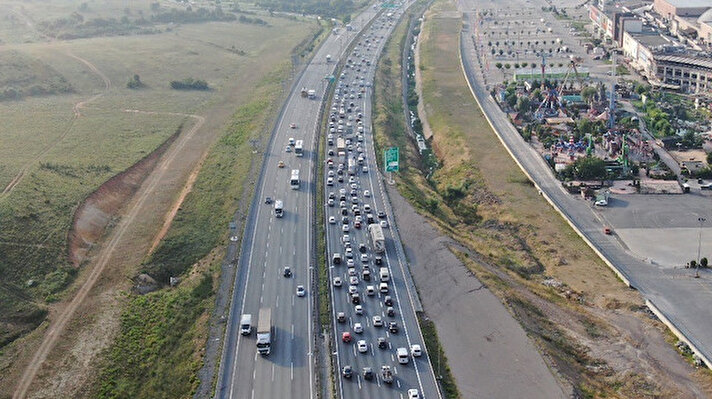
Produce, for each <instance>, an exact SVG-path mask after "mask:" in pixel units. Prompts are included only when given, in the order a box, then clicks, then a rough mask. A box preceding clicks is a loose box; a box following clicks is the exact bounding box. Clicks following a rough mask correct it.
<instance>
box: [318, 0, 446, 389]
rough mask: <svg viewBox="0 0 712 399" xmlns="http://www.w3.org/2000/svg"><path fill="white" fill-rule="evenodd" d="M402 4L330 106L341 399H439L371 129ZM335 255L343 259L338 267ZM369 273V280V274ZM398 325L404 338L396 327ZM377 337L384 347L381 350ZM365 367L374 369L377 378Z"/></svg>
mask: <svg viewBox="0 0 712 399" xmlns="http://www.w3.org/2000/svg"><path fill="white" fill-rule="evenodd" d="M405 7H407V5H404V6H401V8H399V9H397V10H393V11H392V12H389V13H384V14H383V15H382V16H381V17H379V18H378V19H376V20H375V21H374V23H373V24H372V27H371V28H370V29H368V30H367V31H365V32H364V33H363V35H362V37H361V38H360V39H359V42H358V43H356V46H355V47H354V49H353V51H352V53H351V54H349V55H348V59H347V60H346V63H345V65H346V67H345V68H344V69H343V73H342V74H340V75H339V76H338V83H337V85H336V86H337V87H336V89H335V92H334V100H333V103H332V104H330V107H327V109H328V110H329V111H328V113H329V115H328V127H327V129H326V134H327V140H326V142H327V145H326V146H325V148H324V151H325V152H326V155H325V157H326V167H325V168H324V170H325V175H324V183H325V190H324V191H325V192H324V194H325V198H324V205H323V206H324V210H325V212H324V216H325V220H324V222H325V223H326V238H327V252H328V256H327V261H328V264H329V265H328V266H329V278H330V287H331V294H332V295H331V297H332V298H331V299H332V312H333V339H334V345H335V348H336V351H335V354H336V361H335V363H336V365H337V368H338V369H337V370H335V372H336V373H337V378H338V380H337V387H338V390H339V395H340V397H342V398H404V397H409V395H412V394H413V393H414V392H413V391H414V390H417V394H418V395H420V396H419V397H427V398H438V397H440V393H439V391H438V387H437V382H436V381H435V376H434V374H433V370H432V368H431V365H430V362H429V359H428V355H427V353H426V351H425V345H424V343H423V338H422V335H421V332H420V328H419V325H418V322H417V318H416V314H415V310H414V306H413V301H412V298H413V296H415V295H417V293H415V292H413V290H412V289H409V285H408V284H406V273H408V270H407V265H406V264H405V259H404V257H403V256H402V250H401V247H400V245H401V244H400V242H399V241H398V236H397V234H395V233H394V229H393V226H391V224H390V223H392V220H393V219H392V215H391V214H390V213H389V211H388V210H389V207H387V201H388V199H387V197H386V196H385V190H384V187H383V184H384V183H383V180H384V179H383V175H382V174H381V173H380V172H379V170H378V163H377V159H378V157H377V154H376V153H375V150H374V145H373V135H372V130H371V94H372V93H371V85H372V82H373V77H374V73H375V68H376V63H377V59H378V55H379V54H380V52H381V50H382V49H383V47H384V44H385V42H386V40H387V38H388V37H389V35H390V34H391V32H392V30H393V28H394V26H395V25H396V24H397V22H398V19H399V18H400V17H401V15H402V13H403V10H404V8H405ZM340 140H343V142H340ZM349 159H350V160H351V166H350V163H349ZM369 216H370V218H371V220H369ZM369 224H373V225H375V226H380V227H381V230H382V231H383V233H384V237H385V252H384V253H379V252H377V251H376V247H377V245H376V244H374V242H373V240H372V239H371V237H370V234H369V230H368V229H369V227H368V226H369ZM337 254H338V255H337ZM334 255H337V256H338V257H340V260H339V261H335V260H334ZM382 268H384V271H385V270H387V274H388V279H387V281H386V279H382V278H381V277H380V271H381V269H382ZM365 270H368V271H369V272H370V279H366V278H364V271H365ZM335 280H336V282H335ZM382 283H384V284H385V285H386V287H384V288H383V292H382V291H381V287H380V285H381V284H382ZM386 289H387V291H386ZM378 319H380V323H382V325H380V326H379V325H377V324H378V323H379V321H378ZM391 323H395V326H396V328H397V332H396V329H391V328H389V326H390V324H391ZM344 334H347V336H348V337H347V338H346V339H345V338H344ZM379 338H380V339H381V340H383V341H384V342H383V343H381V345H379ZM413 345H418V346H419V347H420V348H421V351H422V355H421V356H412V353H411V349H412V346H413ZM398 348H404V349H405V351H407V352H406V353H407V355H406V356H405V357H404V359H403V360H407V363H400V362H399V360H398V358H397V349H398ZM383 366H387V367H389V368H390V370H391V373H392V376H393V381H392V382H391V383H388V382H386V381H384V378H383V375H382V367H383ZM364 368H370V370H371V371H372V372H373V376H372V378H368V376H367V375H366V374H365V373H364V372H365V370H364ZM345 369H346V370H345Z"/></svg>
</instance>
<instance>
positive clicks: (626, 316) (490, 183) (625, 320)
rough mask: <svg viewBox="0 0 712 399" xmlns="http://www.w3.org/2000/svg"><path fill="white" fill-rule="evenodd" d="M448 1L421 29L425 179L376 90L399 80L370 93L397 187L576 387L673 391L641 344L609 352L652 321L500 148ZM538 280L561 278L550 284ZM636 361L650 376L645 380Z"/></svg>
mask: <svg viewBox="0 0 712 399" xmlns="http://www.w3.org/2000/svg"><path fill="white" fill-rule="evenodd" d="M453 9H454V8H453V6H452V4H451V3H449V2H445V1H436V2H435V4H434V6H433V8H432V9H431V11H430V12H429V13H428V14H427V15H426V18H425V20H426V23H425V27H424V29H423V33H422V34H421V38H420V43H421V65H419V66H418V67H419V68H420V70H421V72H422V78H423V93H422V101H424V105H425V110H426V114H427V118H428V121H429V122H430V125H431V127H432V130H433V133H434V137H433V140H432V143H431V144H432V148H433V149H434V151H435V154H436V155H437V157H438V159H439V160H440V161H441V165H440V167H439V168H438V169H437V170H436V171H435V172H434V173H433V174H432V175H431V176H430V177H429V178H428V179H426V178H425V177H424V175H425V173H424V171H421V168H422V166H421V165H420V163H419V158H418V156H417V153H416V152H415V150H414V146H413V144H412V143H411V142H410V141H409V140H408V139H407V138H406V137H405V135H404V128H403V125H402V123H403V122H402V121H399V120H398V118H402V113H401V109H402V108H400V107H402V105H401V104H398V103H397V101H400V98H399V97H398V98H396V96H392V97H390V98H389V97H388V96H387V95H385V94H384V91H385V92H386V93H387V92H388V91H391V92H396V93H398V92H399V89H398V87H396V86H388V85H392V83H388V81H386V82H384V83H382V85H385V86H386V87H385V88H383V87H382V88H380V89H379V91H378V92H377V94H379V95H381V96H382V97H381V98H379V100H380V103H379V108H378V110H379V117H378V118H377V119H376V124H375V127H374V128H375V131H376V134H377V139H378V140H379V144H380V145H381V146H385V145H398V146H400V147H401V154H402V156H401V162H402V164H401V168H402V169H401V172H400V173H399V175H398V178H397V182H398V188H399V190H400V191H401V193H402V194H403V195H404V197H406V198H407V199H408V200H409V201H410V202H411V204H413V205H414V206H415V207H416V209H418V211H419V212H420V213H422V214H424V215H426V216H428V217H429V218H430V220H432V221H433V223H434V224H436V225H437V226H438V227H439V228H440V229H441V230H442V231H443V232H445V233H446V234H448V235H450V236H452V237H453V238H455V239H456V240H458V241H459V242H461V243H463V244H464V245H465V246H466V247H467V248H469V252H463V253H458V254H457V255H458V256H459V257H460V259H461V260H462V261H463V263H464V264H465V265H467V266H468V267H469V268H470V269H471V270H472V271H473V272H474V273H475V274H476V275H477V276H478V278H479V279H480V280H481V281H483V282H484V283H485V284H486V285H487V286H488V287H489V288H490V289H491V290H492V291H493V292H494V293H495V294H496V295H498V296H499V297H500V299H501V300H502V302H503V303H504V304H505V305H506V306H507V307H508V309H509V310H510V312H511V313H512V314H513V316H515V318H516V319H517V320H518V321H519V322H520V323H521V324H522V326H523V327H524V329H525V330H526V331H527V333H528V334H529V336H530V337H532V339H533V340H534V342H535V343H536V344H537V346H538V347H539V349H540V351H542V352H543V353H544V355H545V359H547V360H548V362H549V364H550V365H551V366H553V367H554V368H556V370H557V372H558V374H559V375H560V376H562V377H563V378H564V379H565V380H566V381H567V383H569V384H571V385H572V386H573V389H574V391H575V392H577V393H578V394H580V395H581V396H582V397H620V398H624V397H629V398H634V397H635V398H638V397H653V396H651V395H655V394H656V393H660V392H672V391H674V387H675V386H674V384H676V383H677V382H674V381H672V383H671V380H670V379H668V380H665V379H666V378H667V375H668V374H667V370H665V368H664V367H663V368H661V367H660V363H658V362H656V361H653V362H650V363H648V362H646V363H645V365H644V366H641V362H640V360H639V358H640V356H644V355H642V354H638V355H637V356H635V355H634V356H632V357H630V358H627V359H625V360H624V361H623V360H621V359H620V358H618V357H616V356H610V353H608V352H607V350H609V349H610V348H611V347H617V348H622V349H621V350H622V351H633V352H635V351H636V349H633V348H632V347H631V346H630V336H631V335H635V334H637V331H638V330H637V329H638V328H640V326H641V325H645V326H649V327H650V328H653V329H658V328H660V326H659V325H657V324H654V323H653V322H652V321H651V320H650V319H649V318H647V317H646V316H645V315H644V314H643V313H642V312H640V309H642V307H641V304H642V301H641V299H640V297H639V296H638V295H636V294H635V293H634V292H632V291H630V290H627V289H626V288H625V287H624V286H623V285H622V284H621V283H620V282H619V281H618V280H617V279H616V277H615V276H614V275H613V274H612V273H611V272H610V271H609V270H608V269H607V268H606V267H605V265H604V264H603V263H602V262H601V261H600V260H599V259H598V258H597V257H596V255H595V254H594V253H593V252H592V251H591V249H590V248H589V247H588V246H587V245H586V244H585V243H584V242H583V241H581V240H580V238H579V237H578V236H577V235H576V234H575V233H574V232H573V231H572V230H571V229H570V227H569V226H568V225H567V224H566V222H565V221H564V220H563V219H562V218H561V217H560V216H559V215H558V214H557V213H556V212H554V211H553V210H552V209H551V208H550V207H549V205H548V204H547V203H546V202H545V201H544V200H543V199H542V198H541V196H540V195H539V194H538V192H537V190H536V189H535V188H534V187H533V185H532V184H531V183H530V182H529V181H528V179H527V178H526V177H525V176H524V175H523V173H522V172H521V170H520V169H519V168H518V167H517V166H516V164H515V163H514V162H513V160H512V159H511V158H510V156H509V154H508V153H507V152H506V151H505V150H504V148H502V147H501V144H500V142H499V140H498V139H497V137H496V135H495V134H494V132H492V130H491V129H490V127H489V125H488V123H487V121H486V120H485V118H484V116H483V115H482V113H481V111H480V109H479V108H478V106H477V103H476V102H475V101H474V99H473V98H472V95H471V93H470V92H469V90H468V88H467V85H466V82H465V80H464V77H463V75H462V72H461V70H460V63H459V60H458V48H459V43H458V37H459V32H460V28H461V19H460V18H459V17H457V16H453V15H452V13H451V11H452V10H453ZM442 11H445V13H444V14H440V12H442ZM393 64H395V63H393ZM386 66H390V64H387V65H386ZM396 73H397V68H395V67H393V68H391V69H390V70H389V69H388V68H386V69H385V70H384V71H383V72H382V74H383V79H381V81H383V80H388V79H386V78H389V80H390V81H392V76H393V75H394V74H396ZM377 82H379V81H377ZM384 89H385V90H384ZM545 281H554V282H557V283H559V284H561V285H560V286H558V288H553V287H551V286H548V285H546V284H545ZM631 326H635V327H631ZM660 329H661V328H660ZM658 338H659V337H658V336H655V337H652V338H647V339H649V340H650V341H656V340H657V341H656V342H659V341H660V340H658ZM670 352H672V351H670ZM670 352H666V353H665V354H664V355H663V354H660V353H656V354H655V356H663V357H665V356H667V359H668V361H670V363H674V362H675V361H677V363H676V364H675V366H671V367H679V366H680V365H679V359H676V358H675V356H676V354H675V353H674V352H672V353H670ZM593 354H595V355H593ZM670 354H671V356H670ZM664 363H665V362H663V364H664ZM665 367H667V365H666V366H665ZM684 367H685V366H684V365H682V368H683V369H684ZM642 369H645V370H646V372H648V373H651V375H655V376H656V378H655V381H654V382H651V381H650V380H648V381H647V382H645V383H643V381H642V380H641V378H639V376H640V375H643V374H645V372H641V370H642Z"/></svg>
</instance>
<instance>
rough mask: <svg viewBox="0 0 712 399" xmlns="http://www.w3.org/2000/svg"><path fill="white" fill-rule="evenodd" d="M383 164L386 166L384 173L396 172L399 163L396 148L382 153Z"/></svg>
mask: <svg viewBox="0 0 712 399" xmlns="http://www.w3.org/2000/svg"><path fill="white" fill-rule="evenodd" d="M383 158H384V164H385V165H386V172H398V163H399V161H400V155H399V153H398V147H390V148H387V149H386V150H385V151H383Z"/></svg>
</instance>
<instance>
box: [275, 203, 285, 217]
mask: <svg viewBox="0 0 712 399" xmlns="http://www.w3.org/2000/svg"><path fill="white" fill-rule="evenodd" d="M274 216H276V217H278V218H281V217H282V216H284V203H282V200H277V201H274Z"/></svg>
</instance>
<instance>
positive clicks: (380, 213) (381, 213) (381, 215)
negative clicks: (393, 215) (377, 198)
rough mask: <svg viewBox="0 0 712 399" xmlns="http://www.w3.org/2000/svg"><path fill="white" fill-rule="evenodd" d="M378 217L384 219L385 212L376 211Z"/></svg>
mask: <svg viewBox="0 0 712 399" xmlns="http://www.w3.org/2000/svg"><path fill="white" fill-rule="evenodd" d="M378 218H379V219H385V218H386V213H385V212H383V211H378Z"/></svg>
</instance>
